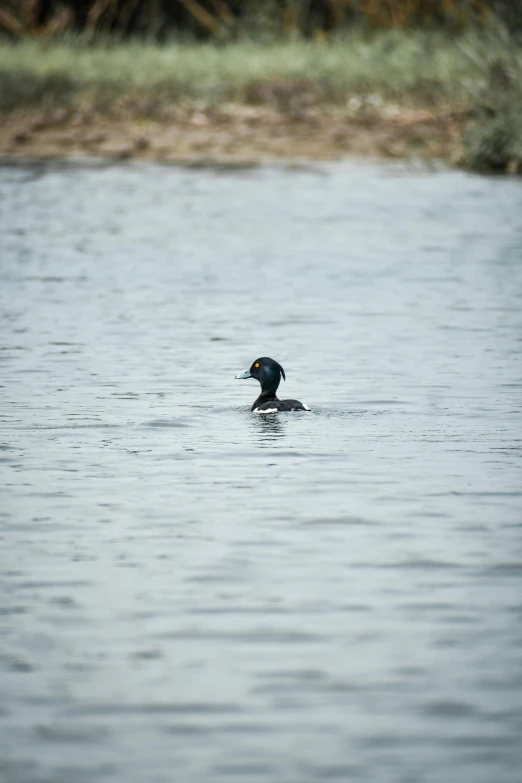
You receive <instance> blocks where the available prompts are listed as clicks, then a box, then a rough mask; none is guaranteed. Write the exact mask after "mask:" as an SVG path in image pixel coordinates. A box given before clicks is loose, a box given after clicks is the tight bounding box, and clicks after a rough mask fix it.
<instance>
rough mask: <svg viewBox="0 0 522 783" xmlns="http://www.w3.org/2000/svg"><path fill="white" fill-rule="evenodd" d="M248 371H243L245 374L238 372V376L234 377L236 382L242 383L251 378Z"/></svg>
mask: <svg viewBox="0 0 522 783" xmlns="http://www.w3.org/2000/svg"><path fill="white" fill-rule="evenodd" d="M251 377H252V376H251V375H250V370H245V372H240V373H239V375H236V381H242V380H244V379H245V378H251Z"/></svg>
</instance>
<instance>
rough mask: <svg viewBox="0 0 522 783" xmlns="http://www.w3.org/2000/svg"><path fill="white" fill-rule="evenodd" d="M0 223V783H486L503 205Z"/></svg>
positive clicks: (511, 554) (422, 179)
mask: <svg viewBox="0 0 522 783" xmlns="http://www.w3.org/2000/svg"><path fill="white" fill-rule="evenodd" d="M0 195H1V205H2V206H1V209H2V216H1V220H2V239H1V242H2V262H1V294H0V306H1V322H2V343H3V350H2V351H1V353H0V357H1V361H2V373H1V383H0V385H1V388H0V399H1V442H2V446H1V448H2V451H1V452H0V467H1V470H2V487H3V490H2V496H3V500H2V511H1V514H2V516H1V525H2V555H1V557H2V580H1V593H0V638H1V649H2V653H1V658H0V692H1V693H2V701H1V706H0V737H1V739H0V743H1V745H2V752H1V754H0V756H1V762H0V779H1V780H2V782H4V781H5V782H6V783H82V782H83V781H85V782H86V783H87V781H88V783H98V782H100V783H102V782H103V783H105V782H107V783H143V781H147V783H172V781H176V783H177V781H180V782H181V783H205V782H206V781H212V783H214V782H215V783H220V781H223V782H225V781H226V782H227V783H228V781H234V782H235V781H237V782H238V783H244V782H245V781H248V783H257V781H260V782H261V783H311V782H314V783H315V782H317V781H325V780H332V781H343V783H344V782H347V781H371V783H381V781H382V783H388V781H397V782H399V781H400V782H401V783H439V782H440V783H447V781H457V780H458V781H459V783H468V782H469V783H492V782H493V781H494V783H511V781H513V783H515V781H516V782H517V783H518V781H519V780H520V764H521V762H522V749H521V743H520V736H521V734H522V591H521V587H522V535H521V534H522V513H521V512H522V481H521V477H522V476H521V467H522V417H521V407H522V406H521V390H522V364H521V352H522V263H521V262H522V183H521V182H520V181H516V180H508V179H487V178H480V177H475V176H470V175H466V174H463V173H458V172H447V171H439V172H426V171H424V172H423V171H407V170H405V169H401V168H396V167H383V166H381V167H378V166H371V165H362V164H361V165H344V164H343V165H341V164H338V165H328V166H316V167H314V166H311V167H308V168H307V167H304V168H302V169H284V168H266V169H257V170H256V169H253V170H245V171H241V172H237V171H227V170H222V171H220V170H199V171H191V170H183V169H177V168H169V167H155V166H153V165H121V166H99V167H82V166H67V167H56V166H52V165H51V166H42V167H31V166H29V165H28V166H19V167H10V168H4V169H2V170H1V172H0ZM259 355H269V356H273V357H274V358H275V359H277V360H278V361H279V362H281V363H282V365H283V367H284V368H285V370H286V373H287V382H286V384H283V389H282V391H284V393H285V395H286V396H290V397H297V398H298V399H301V400H303V401H304V402H307V403H308V404H309V405H310V406H311V407H312V409H313V410H312V412H311V413H309V414H307V413H302V414H300V413H294V414H286V415H280V416H268V417H265V418H263V417H259V416H255V415H253V414H251V413H250V412H249V407H250V404H251V403H252V402H253V400H254V399H255V397H256V396H257V393H258V386H257V384H255V383H254V382H253V381H235V380H234V375H235V374H236V373H237V372H239V371H241V370H243V369H245V368H246V367H248V366H249V365H250V364H251V362H252V361H253V360H254V359H255V358H256V357H257V356H259Z"/></svg>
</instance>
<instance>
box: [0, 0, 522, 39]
mask: <svg viewBox="0 0 522 783" xmlns="http://www.w3.org/2000/svg"><path fill="white" fill-rule="evenodd" d="M492 18H494V19H496V20H499V21H500V22H501V23H502V24H503V25H505V27H506V29H507V30H509V31H510V33H511V34H513V35H515V36H520V35H522V1H521V0H0V29H1V30H3V32H4V34H7V35H9V36H12V37H21V36H46V35H53V34H56V33H58V32H64V31H75V32H86V31H87V32H88V31H90V32H91V33H96V32H103V33H107V32H109V33H118V34H120V35H144V36H147V37H149V38H152V39H154V40H158V41H162V40H165V39H168V38H171V37H176V36H184V37H192V38H198V39H208V38H216V39H222V40H226V39H233V38H237V37H238V36H252V37H255V38H257V39H260V38H268V37H272V38H277V37H282V36H284V37H288V36H304V37H308V38H318V39H321V38H323V37H325V36H327V35H329V34H332V33H335V32H341V31H343V30H345V29H347V28H350V27H353V26H355V25H357V26H367V27H368V28H373V29H383V28H415V27H417V28H418V27H423V28H443V29H445V30H448V31H455V32H461V31H462V30H464V29H466V28H467V27H469V26H477V25H478V26H481V25H488V24H491V20H492Z"/></svg>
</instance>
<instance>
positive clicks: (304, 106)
mask: <svg viewBox="0 0 522 783" xmlns="http://www.w3.org/2000/svg"><path fill="white" fill-rule="evenodd" d="M231 104H257V105H260V104H261V105H263V104H265V105H267V106H269V107H273V108H275V109H277V110H278V111H280V112H287V113H290V114H292V113H293V114H295V113H298V112H306V111H308V110H311V109H313V108H315V109H317V108H318V107H323V108H324V109H325V110H326V109H327V110H328V111H330V110H335V111H340V112H342V111H348V107H351V109H350V111H352V110H353V107H354V106H355V107H359V108H358V110H360V111H367V110H371V111H372V112H374V113H375V114H376V115H378V114H379V112H382V113H383V116H385V115H386V112H389V111H390V109H391V107H392V106H393V110H395V111H402V110H407V109H412V108H415V109H423V108H424V109H427V110H428V109H429V110H430V111H440V112H442V113H443V112H448V113H451V112H453V114H455V113H458V114H459V116H462V117H463V120H462V123H461V124H460V126H459V127H460V128H461V129H462V130H463V133H462V145H461V149H460V151H459V152H457V150H456V155H458V159H459V160H460V161H461V162H462V163H463V164H464V165H466V166H467V167H470V168H476V169H480V170H509V171H522V47H520V46H519V45H518V46H517V45H516V44H515V43H514V42H513V40H512V39H511V38H509V36H508V35H507V34H504V33H502V31H499V30H495V31H494V32H484V31H482V32H468V33H465V34H463V35H461V36H459V37H451V36H448V34H445V33H442V32H435V31H433V32H427V31H423V32H421V31H412V30H409V31H401V30H397V29H395V30H388V31H381V32H374V33H371V34H370V33H368V32H362V31H357V32H352V33H351V34H349V35H344V36H342V37H339V38H335V37H333V38H330V39H328V40H327V41H324V42H318V41H316V42H312V41H304V40H286V41H278V42H272V43H266V44H258V43H252V42H250V41H237V42H231V43H228V44H226V45H220V44H217V43H211V42H207V43H190V44H188V43H185V44H180V43H170V44H166V45H163V46H161V45H158V44H155V43H144V42H136V41H129V40H127V41H115V40H114V39H112V40H110V39H109V40H105V41H103V40H99V39H98V41H97V42H96V43H95V44H92V43H89V42H88V41H87V40H86V39H82V38H81V37H80V38H74V37H66V38H64V39H62V40H59V41H56V40H55V41H49V40H46V41H44V42H39V41H37V40H34V39H31V40H29V39H24V40H22V41H19V42H16V43H7V42H4V43H3V44H1V45H0V111H1V112H2V113H4V115H5V114H8V113H10V112H13V111H20V110H21V109H26V110H27V109H38V110H40V111H43V112H46V111H55V110H56V109H65V110H82V111H89V112H92V113H95V114H101V115H104V116H134V117H136V116H144V117H149V118H155V119H168V118H169V116H171V115H172V114H173V113H174V112H176V111H179V110H180V109H183V108H197V109H198V110H201V111H207V110H212V109H215V108H222V107H224V106H229V107H230V105H231Z"/></svg>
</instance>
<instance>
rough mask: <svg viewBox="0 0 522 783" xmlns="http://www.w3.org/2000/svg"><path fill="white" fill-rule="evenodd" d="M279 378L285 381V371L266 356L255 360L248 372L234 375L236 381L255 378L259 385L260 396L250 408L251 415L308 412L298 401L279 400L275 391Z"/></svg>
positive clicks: (305, 406) (306, 406) (306, 407)
mask: <svg viewBox="0 0 522 783" xmlns="http://www.w3.org/2000/svg"><path fill="white" fill-rule="evenodd" d="M281 376H283V379H284V380H286V376H285V371H284V370H283V368H282V367H281V365H280V364H279V363H278V362H275V361H274V360H273V359H270V358H269V357H268V356H264V357H262V358H261V359H256V361H255V362H254V363H253V364H252V366H251V368H250V370H246V371H245V372H242V373H239V375H236V378H237V379H243V378H255V379H256V380H257V381H259V383H260V384H261V394H260V395H259V397H258V398H257V400H256V401H255V402H254V404H253V405H252V408H251V411H252V412H253V413H278V412H279V411H309V410H310V408H309V407H308V405H304V404H303V403H302V402H299V400H280V399H279V398H278V397H277V395H276V391H277V387H278V386H279V384H280V382H281Z"/></svg>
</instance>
